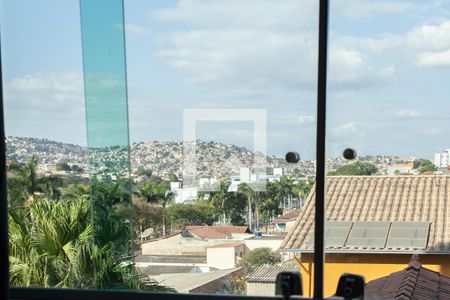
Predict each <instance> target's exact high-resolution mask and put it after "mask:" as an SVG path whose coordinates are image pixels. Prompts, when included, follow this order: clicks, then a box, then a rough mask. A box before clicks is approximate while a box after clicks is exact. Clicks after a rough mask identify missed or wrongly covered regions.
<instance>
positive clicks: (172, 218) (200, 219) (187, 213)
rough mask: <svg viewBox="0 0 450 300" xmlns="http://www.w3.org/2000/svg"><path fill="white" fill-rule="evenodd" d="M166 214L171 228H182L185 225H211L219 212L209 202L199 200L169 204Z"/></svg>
mask: <svg viewBox="0 0 450 300" xmlns="http://www.w3.org/2000/svg"><path fill="white" fill-rule="evenodd" d="M166 214H167V220H168V221H169V222H170V224H171V227H172V229H175V230H182V229H184V228H185V227H186V225H213V223H214V221H215V220H216V217H217V215H218V214H219V212H218V211H217V209H216V208H215V207H214V206H212V205H211V203H208V202H200V203H196V204H181V203H180V204H174V205H171V206H170V207H169V208H167V213H166Z"/></svg>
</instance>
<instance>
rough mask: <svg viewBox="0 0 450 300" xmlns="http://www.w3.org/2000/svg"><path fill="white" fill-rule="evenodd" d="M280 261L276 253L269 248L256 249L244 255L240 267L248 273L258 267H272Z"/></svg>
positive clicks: (279, 256)
mask: <svg viewBox="0 0 450 300" xmlns="http://www.w3.org/2000/svg"><path fill="white" fill-rule="evenodd" d="M281 261H282V259H281V255H280V254H279V253H278V252H275V251H273V250H272V249H270V248H256V249H254V250H252V251H250V252H248V253H247V254H245V255H244V257H243V258H242V260H241V261H240V265H241V266H242V267H243V268H244V269H245V270H246V271H247V273H249V272H252V271H253V270H254V269H255V268H257V267H259V266H273V265H277V264H280V263H281Z"/></svg>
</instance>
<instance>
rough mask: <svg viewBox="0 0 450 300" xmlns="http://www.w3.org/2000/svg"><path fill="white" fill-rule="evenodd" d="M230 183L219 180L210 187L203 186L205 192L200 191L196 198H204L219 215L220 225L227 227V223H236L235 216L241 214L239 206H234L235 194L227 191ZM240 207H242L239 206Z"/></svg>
mask: <svg viewBox="0 0 450 300" xmlns="http://www.w3.org/2000/svg"><path fill="white" fill-rule="evenodd" d="M230 184H231V183H230V182H227V181H224V180H221V181H220V182H217V183H215V184H213V185H212V186H210V187H208V186H203V189H204V190H206V191H201V192H200V193H199V195H198V198H199V199H201V200H203V199H205V198H207V199H208V201H209V202H210V203H211V204H212V205H213V206H214V207H215V208H216V210H217V211H218V212H219V213H220V215H221V219H222V223H223V224H224V225H227V224H228V223H229V222H233V221H237V218H236V214H239V213H241V212H242V210H240V209H239V205H235V204H236V201H237V197H238V196H237V194H236V193H235V192H230V191H228V189H229V187H230ZM241 207H242V206H241Z"/></svg>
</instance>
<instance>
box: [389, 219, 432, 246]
mask: <svg viewBox="0 0 450 300" xmlns="http://www.w3.org/2000/svg"><path fill="white" fill-rule="evenodd" d="M429 229H430V223H429V222H392V226H391V231H390V233H389V237H388V239H387V242H386V247H392V248H417V249H425V248H426V247H427V242H428V234H429Z"/></svg>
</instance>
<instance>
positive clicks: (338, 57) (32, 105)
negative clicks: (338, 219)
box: [1, 0, 450, 159]
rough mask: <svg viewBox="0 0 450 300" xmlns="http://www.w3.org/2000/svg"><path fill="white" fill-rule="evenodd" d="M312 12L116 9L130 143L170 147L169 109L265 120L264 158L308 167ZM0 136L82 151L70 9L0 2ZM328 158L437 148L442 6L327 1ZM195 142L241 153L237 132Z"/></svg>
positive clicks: (244, 128)
mask: <svg viewBox="0 0 450 300" xmlns="http://www.w3.org/2000/svg"><path fill="white" fill-rule="evenodd" d="M317 10H318V7H317V1H313V0H308V1H299V0H284V1H279V0H278V1H277V0H270V1H269V0H267V1H266V0H246V1H244V0H228V1H221V0H208V1H202V0H183V1H178V0H177V1H167V0H164V1H143V0H128V1H125V23H126V26H125V28H126V51H127V74H128V94H129V116H130V139H131V141H143V140H180V139H182V135H183V128H182V114H183V109H192V108H252V109H260V108H263V109H266V110H267V122H268V123H267V124H268V125H267V130H268V131H267V134H268V140H267V150H268V151H267V152H268V153H269V154H273V155H283V154H284V153H285V152H286V151H288V150H297V151H298V152H299V153H300V154H301V156H302V157H303V158H305V159H311V158H314V152H315V133H314V132H315V126H316V123H315V105H316V90H315V89H316V77H317V75H316V59H317V58H316V57H317V21H318V20H317ZM1 18H2V20H1V26H2V27H1V34H2V56H3V75H4V85H5V98H6V100H5V102H6V104H5V105H6V114H7V115H6V122H7V124H6V133H7V134H8V135H15V136H36V137H47V138H50V139H55V140H59V141H64V142H72V143H77V144H85V143H86V137H85V136H86V130H85V115H84V102H83V101H84V97H83V82H82V79H83V74H82V55H81V34H80V18H79V5H78V1H74V0H65V1H58V0H51V1H50V0H45V1H33V0H15V1H5V0H3V1H1ZM330 18H331V23H330V48H329V55H330V68H329V89H328V93H329V107H328V140H327V141H328V153H329V155H330V156H337V155H339V153H340V152H341V151H342V150H343V149H344V148H346V147H353V148H355V149H356V150H357V151H358V153H360V154H392V155H400V156H416V157H428V158H432V156H433V153H434V152H437V151H441V150H443V149H444V148H449V147H450V117H449V112H450V97H449V91H450V88H449V86H448V84H447V82H448V80H449V78H450V76H449V75H450V1H446V0H437V1H397V0H392V1H388V0H385V1H383V0H380V1H369V0H335V1H332V6H331V14H330ZM198 128H199V130H198V137H199V138H202V139H206V140H210V139H212V140H218V141H224V142H227V143H234V144H237V145H241V146H246V147H248V148H252V132H253V129H254V128H253V126H252V124H250V123H248V122H235V123H233V124H231V123H229V122H228V123H227V122H210V123H208V122H206V123H202V124H201V126H199V127H198Z"/></svg>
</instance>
